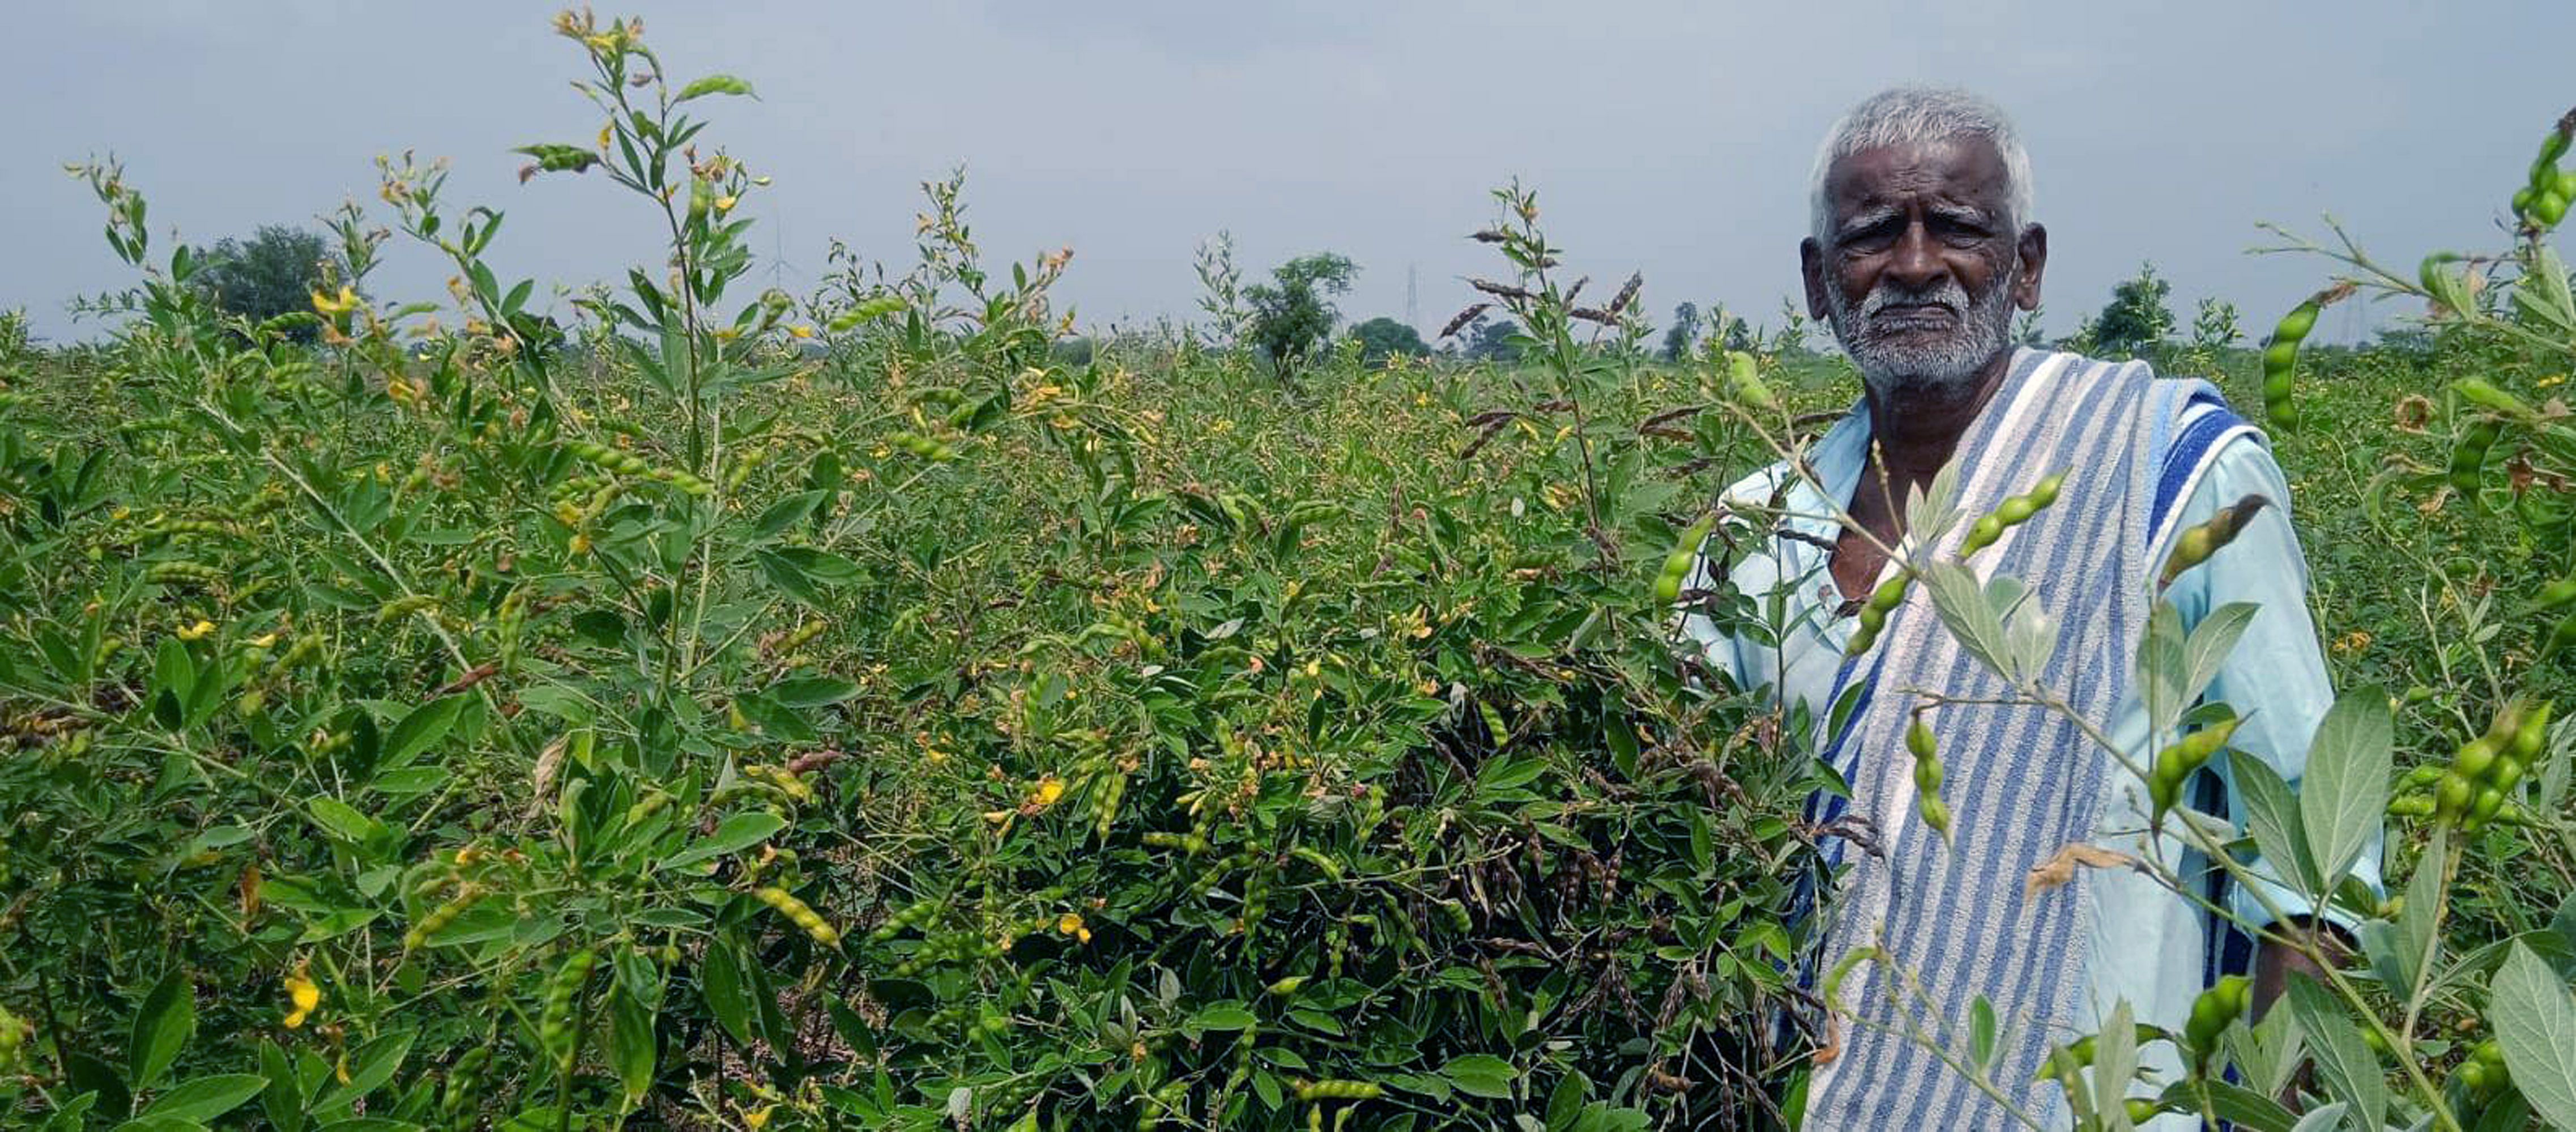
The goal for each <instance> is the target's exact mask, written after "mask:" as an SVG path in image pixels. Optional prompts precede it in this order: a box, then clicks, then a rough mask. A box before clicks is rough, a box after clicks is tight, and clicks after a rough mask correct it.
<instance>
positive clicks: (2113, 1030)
mask: <svg viewBox="0 0 2576 1132" xmlns="http://www.w3.org/2000/svg"><path fill="white" fill-rule="evenodd" d="M2137 1072H2138V1024H2137V1022H2136V1021H2135V1020H2134V1015H2132V1014H2130V1012H2129V1000H2128V999H2125V998H2124V999H2121V1000H2119V1002H2118V1004H2116V1005H2114V1006H2113V1007H2112V1008H2111V1016H2110V1017H2108V1018H2105V1019H2103V1020H2102V1032H2101V1033H2100V1034H2099V1035H2097V1036H2096V1037H2095V1038H2094V1039H2093V1111H2095V1112H2098V1113H2100V1114H2102V1116H2103V1118H2104V1119H2105V1121H2106V1126H2107V1127H2109V1128H2111V1129H2114V1130H2117V1129H2120V1128H2125V1127H2128V1126H2129V1115H2128V1112H2127V1110H2126V1109H2125V1108H2123V1107H2122V1104H2121V1102H2122V1101H2123V1100H2124V1099H2126V1098H2127V1097H2128V1095H2129V1081H2130V1079H2131V1078H2133V1077H2135V1076H2136V1075H2137Z"/></svg>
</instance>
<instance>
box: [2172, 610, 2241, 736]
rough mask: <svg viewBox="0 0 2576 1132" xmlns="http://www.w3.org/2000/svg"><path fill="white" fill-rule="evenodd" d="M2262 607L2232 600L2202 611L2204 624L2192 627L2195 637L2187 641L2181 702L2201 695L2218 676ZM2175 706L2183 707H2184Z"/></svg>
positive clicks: (2192, 633)
mask: <svg viewBox="0 0 2576 1132" xmlns="http://www.w3.org/2000/svg"><path fill="white" fill-rule="evenodd" d="M2261 608H2262V607H2261V606H2260V605H2257V604H2256V603H2254V602H2250V601H2231V602H2228V603H2227V604H2225V605H2222V606H2219V607H2218V608H2216V609H2213V610H2210V611H2209V612H2208V613H2206V614H2204V615H2202V617H2201V619H2200V624H2197V625H2194V626H2192V628H2191V639H2190V640H2188V641H2186V642H2184V643H2183V647H2182V651H2183V681H2182V696H2181V702H2182V704H2184V705H2188V704H2190V703H2191V702H2192V701H2193V700H2197V699H2199V698H2200V693H2201V691H2202V690H2203V689H2206V688H2208V687H2209V682H2210V681H2211V680H2213V679H2216V678H2217V676H2218V669H2219V668H2220V666H2222V665H2224V664H2226V663H2227V654H2228V653H2231V652H2234V651H2235V649H2236V639H2237V638H2238V637H2242V636H2244V635H2245V629H2246V627H2247V626H2249V625H2252V624H2253V623H2254V614H2255V613H2256V612H2257V611H2259V610H2260V609H2261ZM2174 710H2176V711H2180V710H2182V709H2181V707H2179V706H2178V707H2176V708H2175V709H2174Z"/></svg>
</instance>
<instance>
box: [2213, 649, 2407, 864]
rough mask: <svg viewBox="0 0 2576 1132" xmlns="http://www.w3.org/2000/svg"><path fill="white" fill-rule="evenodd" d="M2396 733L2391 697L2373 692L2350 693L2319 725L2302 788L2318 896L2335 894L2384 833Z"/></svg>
mask: <svg viewBox="0 0 2576 1132" xmlns="http://www.w3.org/2000/svg"><path fill="white" fill-rule="evenodd" d="M2393 727H2394V724H2393V723H2392V721H2391V720H2390V718H2389V714H2388V692H2387V691H2386V690H2385V689H2381V688H2376V687H2368V686H2365V687H2360V688H2351V689H2347V690H2345V692H2344V693H2343V695H2341V696H2339V697H2337V698H2336V699H2335V703H2334V706H2333V707H2332V708H2329V709H2327V711H2326V717H2325V719H2324V720H2323V721H2322V722H2320V723H2318V724H2317V733H2316V737H2315V738H2314V739H2313V740H2312V741H2310V742H2309V744H2308V766H2307V772H2306V774H2305V776H2304V777H2303V778H2302V779H2301V782H2300V788H2299V822H2300V824H2301V825H2302V826H2303V827H2305V829H2306V832H2307V841H2308V852H2309V856H2310V859H2311V860H2312V861H2314V862H2315V865H2316V869H2317V872H2316V877H2317V882H2318V891H2331V890H2332V889H2333V888H2334V886H2335V884H2336V882H2338V881H2340V880H2342V879H2343V875H2344V873H2345V872H2346V871H2348V870H2350V869H2351V868H2352V863H2353V861H2354V860H2355V859H2356V858H2358V857H2359V856H2360V855H2361V850H2362V847H2363V846H2364V845H2366V844H2368V843H2369V841H2370V838H2371V836H2372V835H2373V834H2376V833H2378V832H2379V828H2380V816H2381V815H2382V814H2384V813H2386V812H2387V811H2388V774H2389V753H2388V750H2389V742H2390V733H2391V730H2392V728H2393ZM2243 761H2245V762H2251V761H2254V760H2252V759H2246V760H2243Z"/></svg>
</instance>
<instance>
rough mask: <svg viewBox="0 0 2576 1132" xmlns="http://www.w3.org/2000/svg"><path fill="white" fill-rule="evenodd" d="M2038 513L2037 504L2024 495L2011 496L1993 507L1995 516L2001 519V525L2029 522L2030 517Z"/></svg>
mask: <svg viewBox="0 0 2576 1132" xmlns="http://www.w3.org/2000/svg"><path fill="white" fill-rule="evenodd" d="M2038 513H2039V504H2037V503H2033V502H2031V499H2030V497H2029V496H2026V495H2016V496H2013V497H2012V498H2010V499H2007V500H2004V501H2003V503H2002V504H2001V505H2000V506H1997V507H1996V508H1995V518H1997V519H2000V520H2002V521H2003V525H2005V526H2007V527H2017V526H2020V525H2021V524H2023V523H2026V522H2029V521H2030V517H2031V516H2033V515H2036V514H2038Z"/></svg>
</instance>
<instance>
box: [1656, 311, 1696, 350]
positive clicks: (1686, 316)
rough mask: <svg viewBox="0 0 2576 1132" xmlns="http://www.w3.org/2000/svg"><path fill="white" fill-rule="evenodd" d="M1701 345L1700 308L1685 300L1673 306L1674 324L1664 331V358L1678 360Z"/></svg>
mask: <svg viewBox="0 0 2576 1132" xmlns="http://www.w3.org/2000/svg"><path fill="white" fill-rule="evenodd" d="M1697 345H1699V308H1698V307H1697V306H1695V305H1693V304H1691V303H1688V302H1685V303H1682V304H1681V305H1680V306H1677V307H1674V308H1673V325H1672V328H1671V329H1669V330H1666V331H1664V360H1665V361H1668V362H1677V361H1680V360H1681V359H1682V357H1683V356H1684V355H1686V354H1688V353H1690V352H1691V347H1693V346H1697Z"/></svg>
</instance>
